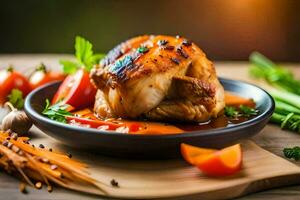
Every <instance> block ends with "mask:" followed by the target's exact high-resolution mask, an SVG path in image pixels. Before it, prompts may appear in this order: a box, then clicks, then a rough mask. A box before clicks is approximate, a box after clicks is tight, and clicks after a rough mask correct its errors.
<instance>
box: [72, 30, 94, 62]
mask: <svg viewBox="0 0 300 200" xmlns="http://www.w3.org/2000/svg"><path fill="white" fill-rule="evenodd" d="M92 49H93V45H92V43H90V42H89V41H88V40H86V39H84V38H83V37H80V36H76V38H75V51H76V52H75V55H76V58H77V60H78V61H79V62H80V63H81V64H83V65H84V64H85V62H86V61H87V60H88V58H90V57H91V56H92V55H93V50H92Z"/></svg>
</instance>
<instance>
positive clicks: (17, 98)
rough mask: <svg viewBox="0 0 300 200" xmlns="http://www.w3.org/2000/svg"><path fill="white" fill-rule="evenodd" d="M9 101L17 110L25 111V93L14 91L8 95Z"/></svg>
mask: <svg viewBox="0 0 300 200" xmlns="http://www.w3.org/2000/svg"><path fill="white" fill-rule="evenodd" d="M8 101H9V102H10V103H11V104H12V105H13V106H14V107H15V108H17V109H19V110H20V109H23V107H24V98H23V92H22V91H20V90H18V89H13V90H12V91H11V93H10V95H8Z"/></svg>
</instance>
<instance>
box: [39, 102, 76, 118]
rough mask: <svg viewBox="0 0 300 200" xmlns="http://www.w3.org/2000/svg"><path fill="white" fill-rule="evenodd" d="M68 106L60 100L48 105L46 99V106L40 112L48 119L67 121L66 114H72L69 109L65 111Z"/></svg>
mask: <svg viewBox="0 0 300 200" xmlns="http://www.w3.org/2000/svg"><path fill="white" fill-rule="evenodd" d="M68 107H69V105H68V104H63V103H62V102H58V103H56V104H54V105H50V101H49V100H48V99H46V106H45V109H44V110H43V112H42V114H43V115H45V116H47V117H48V118H49V119H52V120H55V121H58V122H62V123H67V120H66V116H69V115H72V114H71V113H70V112H69V111H67V108H68Z"/></svg>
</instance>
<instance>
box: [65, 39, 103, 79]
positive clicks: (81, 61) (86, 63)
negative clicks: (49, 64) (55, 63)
mask: <svg viewBox="0 0 300 200" xmlns="http://www.w3.org/2000/svg"><path fill="white" fill-rule="evenodd" d="M75 56H76V58H77V62H73V61H68V60H61V61H60V64H61V65H63V70H64V73H66V74H73V73H75V72H76V71H77V69H79V68H80V67H84V69H85V70H86V71H88V72H89V71H90V70H91V69H92V67H93V66H94V65H95V64H97V63H99V61H100V60H101V59H102V58H103V57H104V56H105V55H104V54H94V52H93V45H92V43H90V42H89V41H88V40H86V39H84V38H83V37H80V36H76V38H75Z"/></svg>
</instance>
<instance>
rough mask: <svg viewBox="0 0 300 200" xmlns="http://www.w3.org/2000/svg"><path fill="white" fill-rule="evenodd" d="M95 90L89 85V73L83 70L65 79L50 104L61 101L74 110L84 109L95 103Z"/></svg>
mask: <svg viewBox="0 0 300 200" xmlns="http://www.w3.org/2000/svg"><path fill="white" fill-rule="evenodd" d="M96 91H97V90H96V88H95V87H94V86H93V85H92V84H91V82H90V77H89V73H88V72H86V71H85V70H84V69H80V70H78V71H77V72H76V73H75V74H72V75H69V76H67V77H66V79H65V80H64V82H63V83H62V84H61V85H60V86H59V88H58V90H57V92H56V94H55V95H54V97H53V99H52V104H55V103H57V102H59V101H63V102H64V103H66V104H69V105H71V106H73V107H75V108H76V109H80V108H85V107H88V106H90V105H92V104H93V103H94V101H95V95H96Z"/></svg>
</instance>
